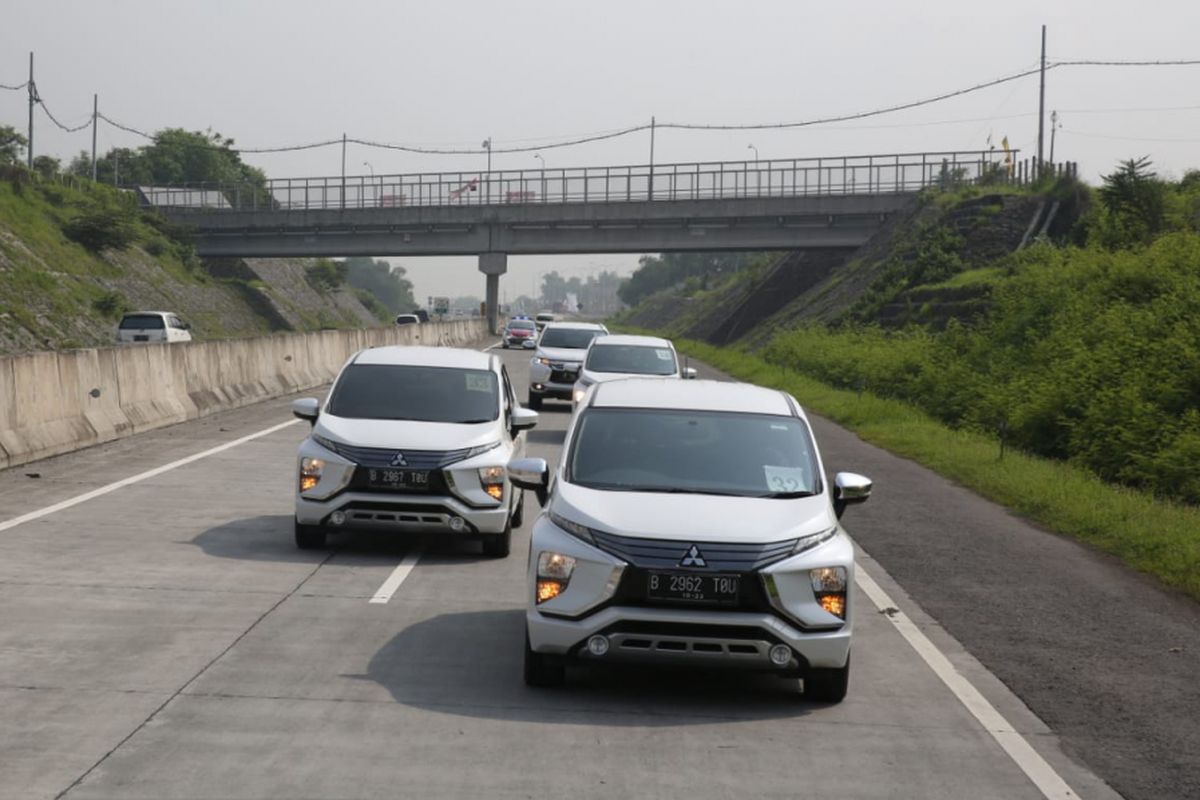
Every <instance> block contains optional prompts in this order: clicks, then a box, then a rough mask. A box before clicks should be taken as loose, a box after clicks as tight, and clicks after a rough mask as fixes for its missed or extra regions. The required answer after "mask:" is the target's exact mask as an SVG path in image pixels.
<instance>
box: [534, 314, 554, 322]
mask: <svg viewBox="0 0 1200 800" xmlns="http://www.w3.org/2000/svg"><path fill="white" fill-rule="evenodd" d="M537 321H538V322H554V315H553V314H538V315H537Z"/></svg>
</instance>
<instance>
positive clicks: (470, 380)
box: [465, 372, 492, 394]
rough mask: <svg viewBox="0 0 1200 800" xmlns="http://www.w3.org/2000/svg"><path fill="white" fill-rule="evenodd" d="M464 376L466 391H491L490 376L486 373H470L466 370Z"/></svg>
mask: <svg viewBox="0 0 1200 800" xmlns="http://www.w3.org/2000/svg"><path fill="white" fill-rule="evenodd" d="M465 377H466V379H467V391H468V392H487V393H489V394H490V393H491V391H492V381H491V379H490V378H488V376H487V375H472V374H471V373H469V372H468V373H467V374H466V376H465Z"/></svg>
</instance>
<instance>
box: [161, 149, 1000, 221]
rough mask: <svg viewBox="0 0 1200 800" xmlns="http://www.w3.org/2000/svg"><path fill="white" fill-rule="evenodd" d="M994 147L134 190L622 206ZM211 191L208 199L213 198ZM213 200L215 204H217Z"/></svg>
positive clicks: (171, 204)
mask: <svg viewBox="0 0 1200 800" xmlns="http://www.w3.org/2000/svg"><path fill="white" fill-rule="evenodd" d="M1011 152H1012V159H1011V161H1009V162H1004V161H1003V156H1002V155H1000V154H997V153H996V152H994V151H954V152H935V153H899V154H891V155H870V156H840V157H834V158H794V159H770V160H761V161H760V160H746V161H732V162H729V161H726V162H693V163H684V164H656V165H654V166H650V165H634V166H616V167H566V168H558V169H536V170H494V171H492V172H487V171H466V170H464V171H458V172H434V173H418V174H412V175H357V176H352V177H351V176H347V177H345V178H343V177H341V176H328V177H316V178H275V179H271V180H268V181H267V182H266V185H265V186H263V185H253V184H249V183H243V184H214V183H202V184H185V185H174V186H165V187H142V188H141V190H140V191H141V193H142V194H143V200H144V202H146V203H147V204H148V205H152V206H155V207H159V208H189V209H200V208H206V209H212V210H214V211H216V210H222V209H223V210H229V209H231V208H232V209H239V210H263V211H267V210H318V209H319V210H327V209H334V210H336V209H366V208H402V207H436V206H486V205H515V204H521V205H529V204H537V203H546V204H549V203H629V202H641V201H655V202H658V201H665V202H670V201H680V200H711V199H724V198H758V197H762V198H777V197H818V196H832V195H870V194H891V193H903V192H915V191H918V190H920V189H924V188H926V187H929V186H938V185H942V186H954V185H963V184H971V183H979V182H983V181H989V182H994V183H1002V182H1007V181H1012V180H1015V176H1014V174H1013V170H1012V169H1011V168H1009V167H1008V166H1006V164H1015V163H1016V151H1011ZM214 198H216V200H214ZM222 201H223V202H222Z"/></svg>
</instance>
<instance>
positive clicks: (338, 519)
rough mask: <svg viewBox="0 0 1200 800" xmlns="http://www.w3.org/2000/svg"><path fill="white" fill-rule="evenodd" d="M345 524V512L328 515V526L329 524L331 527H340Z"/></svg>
mask: <svg viewBox="0 0 1200 800" xmlns="http://www.w3.org/2000/svg"><path fill="white" fill-rule="evenodd" d="M345 522H346V512H345V511H335V512H333V513H332V514H330V515H329V524H331V525H342V524H343V523H345Z"/></svg>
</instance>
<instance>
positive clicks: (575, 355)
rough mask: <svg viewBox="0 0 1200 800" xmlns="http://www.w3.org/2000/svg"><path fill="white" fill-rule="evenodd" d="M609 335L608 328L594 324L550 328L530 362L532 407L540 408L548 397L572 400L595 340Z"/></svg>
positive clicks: (543, 330) (565, 323) (530, 403)
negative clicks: (584, 360)
mask: <svg viewBox="0 0 1200 800" xmlns="http://www.w3.org/2000/svg"><path fill="white" fill-rule="evenodd" d="M607 333H608V328H606V327H604V326H603V325H598V324H596V323H594V322H551V323H549V324H547V325H546V327H545V328H543V329H542V335H541V337H540V338H539V339H538V343H537V351H536V352H535V353H534V354H533V358H532V359H531V360H530V362H529V407H530V408H533V409H538V408H541V407H542V400H544V399H546V398H548V397H551V398H557V399H559V400H570V399H571V396H572V394H573V393H574V391H575V381H576V379H577V378H578V377H579V368H580V366H581V365H582V364H583V357H584V355H585V354H586V353H587V349H588V347H589V346H590V345H591V343H592V339H595V338H596V337H597V336H603V335H606V334H607Z"/></svg>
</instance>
